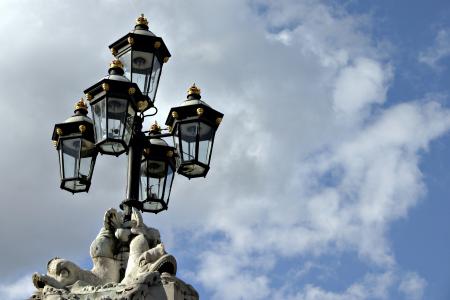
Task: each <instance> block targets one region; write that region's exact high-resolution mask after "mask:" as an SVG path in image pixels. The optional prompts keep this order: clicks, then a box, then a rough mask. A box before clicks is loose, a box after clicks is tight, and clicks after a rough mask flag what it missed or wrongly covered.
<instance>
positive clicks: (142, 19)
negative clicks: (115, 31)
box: [136, 14, 148, 26]
mask: <svg viewBox="0 0 450 300" xmlns="http://www.w3.org/2000/svg"><path fill="white" fill-rule="evenodd" d="M136 25H146V26H148V20H147V18H146V17H145V16H144V14H141V15H140V16H139V17H138V18H137V19H136Z"/></svg>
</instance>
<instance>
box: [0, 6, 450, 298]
mask: <svg viewBox="0 0 450 300" xmlns="http://www.w3.org/2000/svg"><path fill="white" fill-rule="evenodd" d="M141 13H144V14H145V15H146V16H147V17H148V19H149V27H150V30H151V31H153V32H154V33H155V34H157V35H158V36H161V37H163V39H164V41H165V43H166V45H167V47H168V48H169V50H170V52H171V54H172V57H171V59H170V61H169V62H168V63H167V64H166V65H164V68H163V72H162V76H161V81H160V86H159V90H158V94H157V98H156V106H157V107H158V110H159V113H158V114H157V115H156V116H155V119H153V120H157V121H158V122H159V123H164V121H165V119H166V116H167V113H168V112H169V110H170V107H173V106H177V105H179V103H181V102H182V101H183V100H184V99H185V97H186V89H187V88H188V87H189V86H190V85H191V84H192V83H194V82H195V83H196V84H197V85H198V86H199V87H200V88H201V89H202V100H205V101H206V102H207V103H208V104H209V105H211V106H212V107H213V108H215V109H216V110H218V111H220V112H222V113H224V115H225V116H224V118H223V122H222V124H221V125H220V127H219V130H218V132H217V135H216V140H215V145H214V151H213V156H212V162H211V170H210V171H209V173H208V176H207V177H206V178H204V179H203V178H201V179H192V180H187V179H186V178H184V177H182V176H177V177H176V178H175V181H174V184H173V187H172V194H171V200H170V203H169V210H168V211H165V212H162V213H160V214H157V215H154V214H146V215H145V216H144V221H145V222H146V224H147V225H148V226H152V227H156V228H158V229H159V230H160V232H161V238H162V241H163V242H164V244H165V246H166V249H167V251H168V252H169V253H171V254H173V255H174V256H175V257H176V258H177V261H178V277H180V278H181V279H182V280H184V281H186V282H188V283H190V284H192V285H193V286H194V287H195V288H196V289H197V291H198V292H199V293H200V296H201V298H202V299H213V300H214V299H227V300H239V299H251V300H257V299H287V300H341V299H342V300H343V299H345V300H360V299H361V300H362V299H396V300H402V299H404V300H418V299H426V300H448V299H450V284H449V281H450V251H449V250H448V249H449V248H450V218H449V217H448V216H449V215H450V202H449V199H448V196H447V195H448V194H449V193H450V174H449V173H448V172H447V166H448V165H450V145H449V142H450V135H449V131H450V105H449V99H450V88H449V85H448V82H449V80H450V21H449V20H450V4H449V3H448V1H438V0H431V1H418V0H409V1H407V0H396V1H389V0H379V1H368V0H359V1H358V0H346V1H344V0H342V1H338V0H323V1H320V0H277V1H270V0H226V1H225V0H215V1H205V0H203V1H202V0H191V1H181V0H165V1H157V0H147V1H143V0H142V1H138V0H120V1H119V0H98V1H87V0H79V1H68V0H45V1H44V0H34V1H32V0H2V1H0V33H1V34H0V53H1V55H0V62H1V64H0V65H1V67H2V71H3V72H2V73H1V75H0V87H1V89H0V101H1V102H0V110H1V112H2V113H1V115H2V117H1V118H0V126H1V128H3V129H5V130H6V131H5V132H4V133H3V145H4V147H1V149H0V154H1V155H0V166H1V167H0V172H1V178H2V180H1V181H0V190H1V191H2V197H1V200H0V201H1V206H2V208H3V210H2V214H1V215H2V217H1V218H0V236H1V238H2V243H1V249H2V250H1V255H0V279H1V280H0V299H10V300H16V299H24V298H26V297H27V296H29V295H30V294H31V293H32V291H33V286H32V283H31V274H32V273H33V272H40V273H45V271H46V270H45V268H46V264H47V261H48V260H49V259H51V258H53V257H55V256H59V257H63V258H66V259H69V260H71V261H73V262H76V263H77V264H79V265H80V266H82V267H84V268H87V269H88V268H90V267H91V260H90V257H89V245H90V243H91V242H92V241H93V240H94V238H95V236H96V235H97V233H98V231H99V230H100V228H101V226H102V219H103V214H104V212H105V211H106V210H107V209H108V208H110V207H116V208H117V207H118V205H119V203H120V202H121V201H122V200H123V199H124V197H125V180H126V177H125V176H126V157H125V155H122V156H121V157H119V158H116V157H109V156H106V155H103V156H99V157H98V159H97V163H96V166H95V170H94V176H93V180H92V186H91V189H90V191H89V193H88V194H85V193H83V194H77V195H72V194H70V193H68V192H66V191H63V190H61V189H59V173H58V159H57V152H56V151H55V149H54V148H53V146H52V144H51V134H52V130H53V126H54V124H55V123H58V122H61V121H63V120H65V119H66V118H67V117H69V116H70V115H71V114H72V111H73V105H74V104H75V103H76V102H77V101H78V100H79V98H80V97H82V96H83V93H82V91H83V90H84V89H86V88H87V87H89V86H91V85H92V84H94V83H95V82H97V81H98V80H100V79H101V78H102V77H103V76H104V75H105V74H106V73H107V68H108V64H109V62H110V61H111V60H112V56H111V54H110V52H109V49H108V45H109V44H110V43H112V42H114V41H115V40H117V39H118V38H120V37H121V36H123V35H124V34H125V33H127V32H128V31H130V30H131V29H132V28H133V25H134V21H135V19H136V18H137V17H138V16H139V15H140V14H141ZM149 122H150V121H149ZM149 124H150V123H149ZM149 124H146V125H145V126H149Z"/></svg>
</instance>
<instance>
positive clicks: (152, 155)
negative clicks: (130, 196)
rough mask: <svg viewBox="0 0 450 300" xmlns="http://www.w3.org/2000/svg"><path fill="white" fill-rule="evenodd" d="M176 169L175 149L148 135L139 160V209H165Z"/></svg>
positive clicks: (152, 210) (156, 210)
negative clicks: (146, 144)
mask: <svg viewBox="0 0 450 300" xmlns="http://www.w3.org/2000/svg"><path fill="white" fill-rule="evenodd" d="M175 171H176V150H175V148H174V147H171V146H168V145H167V143H166V142H165V141H163V140H162V139H159V138H154V137H153V136H150V140H149V144H148V146H147V147H146V148H145V149H144V154H143V156H142V162H141V193H140V202H141V204H140V205H141V210H142V211H144V212H153V213H158V212H160V211H163V210H167V208H168V205H169V199H170V191H171V189H172V184H173V180H174V177H175Z"/></svg>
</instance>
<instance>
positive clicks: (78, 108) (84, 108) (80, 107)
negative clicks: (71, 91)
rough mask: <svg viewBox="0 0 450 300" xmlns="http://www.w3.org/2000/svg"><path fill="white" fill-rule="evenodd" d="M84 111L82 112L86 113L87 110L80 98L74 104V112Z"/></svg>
mask: <svg viewBox="0 0 450 300" xmlns="http://www.w3.org/2000/svg"><path fill="white" fill-rule="evenodd" d="M80 109H81V110H84V111H86V112H87V111H88V108H87V106H86V103H84V100H83V98H81V99H80V100H79V101H78V102H77V103H75V110H80Z"/></svg>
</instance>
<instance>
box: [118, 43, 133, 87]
mask: <svg viewBox="0 0 450 300" xmlns="http://www.w3.org/2000/svg"><path fill="white" fill-rule="evenodd" d="M118 59H119V60H120V61H121V62H122V64H123V71H124V74H123V75H124V76H125V77H126V78H128V79H129V80H130V81H131V50H128V51H127V52H125V53H124V54H123V55H122V56H119V57H118Z"/></svg>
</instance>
